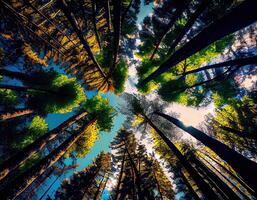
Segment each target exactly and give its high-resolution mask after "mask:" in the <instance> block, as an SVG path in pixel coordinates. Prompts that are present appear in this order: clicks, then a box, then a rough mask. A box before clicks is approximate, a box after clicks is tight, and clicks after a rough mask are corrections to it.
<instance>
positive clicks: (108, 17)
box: [104, 0, 111, 34]
mask: <svg viewBox="0 0 257 200" xmlns="http://www.w3.org/2000/svg"><path fill="white" fill-rule="evenodd" d="M104 1H105V3H104V9H105V13H106V20H107V25H108V30H109V33H110V34H111V12H110V0H104Z"/></svg>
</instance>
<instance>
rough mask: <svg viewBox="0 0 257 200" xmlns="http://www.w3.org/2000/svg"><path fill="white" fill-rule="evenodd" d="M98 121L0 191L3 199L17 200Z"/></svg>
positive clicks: (69, 139)
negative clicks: (16, 199)
mask: <svg viewBox="0 0 257 200" xmlns="http://www.w3.org/2000/svg"><path fill="white" fill-rule="evenodd" d="M95 121H96V120H95V119H94V120H91V121H90V122H89V123H87V124H84V125H83V126H82V127H81V128H80V129H79V130H77V131H76V132H75V133H73V134H72V135H71V136H70V137H69V138H68V139H66V140H65V141H64V142H63V143H62V144H61V145H60V146H59V147H58V148H56V149H55V150H53V151H52V152H51V153H50V154H48V155H47V156H46V157H45V158H43V159H42V160H40V161H39V162H38V163H37V164H35V165H34V166H32V167H31V168H30V169H28V170H27V171H25V172H24V173H22V174H21V175H19V176H18V177H17V178H16V179H15V180H14V181H12V182H11V183H10V184H8V185H7V186H6V187H5V188H4V189H2V190H1V191H0V194H1V198H3V199H15V198H16V197H18V196H19V195H20V194H21V193H22V192H23V191H24V190H25V189H26V188H27V187H28V186H29V185H30V184H32V183H33V181H34V180H36V178H37V177H39V176H40V175H41V174H43V173H44V172H45V170H46V169H48V168H49V167H51V166H52V165H54V164H55V163H56V162H57V161H58V160H59V159H60V158H61V157H62V156H63V155H64V154H65V152H66V151H67V150H68V149H69V148H70V147H71V146H72V145H73V144H74V143H75V142H76V141H77V140H78V139H79V138H80V137H81V135H83V134H84V130H85V129H86V128H87V127H88V126H90V125H91V124H92V123H94V122H95Z"/></svg>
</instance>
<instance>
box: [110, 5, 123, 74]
mask: <svg viewBox="0 0 257 200" xmlns="http://www.w3.org/2000/svg"><path fill="white" fill-rule="evenodd" d="M113 15H114V16H113V30H114V34H113V61H112V65H111V66H110V70H109V76H110V75H111V74H112V73H113V71H114V69H115V66H116V63H117V58H118V52H119V45H120V33H121V0H115V1H114V2H113Z"/></svg>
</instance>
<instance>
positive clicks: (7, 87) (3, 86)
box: [0, 84, 60, 95]
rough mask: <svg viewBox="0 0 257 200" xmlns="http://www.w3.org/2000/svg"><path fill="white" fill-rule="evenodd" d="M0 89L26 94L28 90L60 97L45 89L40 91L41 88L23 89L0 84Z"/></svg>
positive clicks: (23, 87) (22, 87)
mask: <svg viewBox="0 0 257 200" xmlns="http://www.w3.org/2000/svg"><path fill="white" fill-rule="evenodd" d="M0 88H1V89H9V90H14V91H17V92H28V91H29V90H34V91H37V92H43V93H49V94H51V95H60V94H59V93H57V92H55V91H52V90H47V89H42V88H35V87H25V86H15V85H5V84H0Z"/></svg>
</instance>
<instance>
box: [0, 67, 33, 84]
mask: <svg viewBox="0 0 257 200" xmlns="http://www.w3.org/2000/svg"><path fill="white" fill-rule="evenodd" d="M0 75H1V76H8V77H10V78H15V79H19V80H23V81H28V82H31V79H33V77H31V76H29V75H27V74H24V73H21V72H13V71H9V70H6V69H0Z"/></svg>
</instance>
